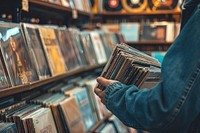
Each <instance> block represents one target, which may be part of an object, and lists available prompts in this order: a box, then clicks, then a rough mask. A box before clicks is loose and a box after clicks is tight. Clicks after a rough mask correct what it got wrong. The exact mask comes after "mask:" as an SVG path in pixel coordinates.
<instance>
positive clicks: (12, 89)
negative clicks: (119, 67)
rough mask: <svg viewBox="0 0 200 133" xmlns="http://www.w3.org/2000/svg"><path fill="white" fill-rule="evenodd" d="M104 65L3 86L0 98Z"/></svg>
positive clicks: (102, 65)
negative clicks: (13, 85) (11, 85)
mask: <svg viewBox="0 0 200 133" xmlns="http://www.w3.org/2000/svg"><path fill="white" fill-rule="evenodd" d="M104 66H105V63H104V64H100V65H94V66H85V67H81V68H78V69H76V70H72V71H68V72H66V73H64V74H60V75H57V76H54V77H50V78H48V79H44V80H38V81H35V82H32V83H29V84H27V85H20V86H16V87H10V88H5V89H2V90H0V98H3V97H6V96H9V95H14V94H17V93H20V92H24V91H28V90H32V89H34V88H36V87H39V86H42V85H45V84H48V83H51V82H53V81H58V80H60V79H63V78H66V77H69V76H73V75H76V74H79V73H83V72H87V71H91V70H94V69H97V68H100V67H104Z"/></svg>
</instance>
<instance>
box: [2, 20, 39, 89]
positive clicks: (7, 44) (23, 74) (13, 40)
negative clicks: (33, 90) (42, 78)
mask: <svg viewBox="0 0 200 133" xmlns="http://www.w3.org/2000/svg"><path fill="white" fill-rule="evenodd" d="M0 43H1V52H2V55H3V59H4V62H5V64H6V68H7V71H8V74H9V76H10V78H11V83H12V85H13V86H16V85H24V84H28V83H30V82H34V81H36V80H38V75H37V73H36V70H35V67H34V63H33V62H32V60H31V58H30V54H29V51H28V48H27V46H26V44H25V40H24V36H23V34H22V30H21V27H20V25H19V24H14V23H0Z"/></svg>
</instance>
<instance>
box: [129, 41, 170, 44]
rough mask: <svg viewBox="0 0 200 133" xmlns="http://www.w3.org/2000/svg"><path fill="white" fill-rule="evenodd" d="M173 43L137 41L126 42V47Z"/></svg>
mask: <svg viewBox="0 0 200 133" xmlns="http://www.w3.org/2000/svg"><path fill="white" fill-rule="evenodd" d="M172 43H173V42H166V41H138V42H126V44H128V45H171V44H172Z"/></svg>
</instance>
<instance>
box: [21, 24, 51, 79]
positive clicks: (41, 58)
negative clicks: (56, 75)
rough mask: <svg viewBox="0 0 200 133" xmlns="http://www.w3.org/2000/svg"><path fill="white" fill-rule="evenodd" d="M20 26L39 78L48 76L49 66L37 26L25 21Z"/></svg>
mask: <svg viewBox="0 0 200 133" xmlns="http://www.w3.org/2000/svg"><path fill="white" fill-rule="evenodd" d="M21 26H22V28H23V32H24V36H25V39H26V42H27V43H26V44H27V45H28V47H29V49H30V54H31V57H32V60H33V61H34V64H35V68H36V70H37V73H38V76H39V79H46V78H48V77H50V75H51V73H50V68H49V66H48V62H47V59H46V56H45V53H44V49H43V46H42V42H41V39H40V36H39V31H38V26H37V25H33V24H27V23H22V24H21Z"/></svg>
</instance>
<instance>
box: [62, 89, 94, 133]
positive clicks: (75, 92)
mask: <svg viewBox="0 0 200 133" xmlns="http://www.w3.org/2000/svg"><path fill="white" fill-rule="evenodd" d="M65 95H67V96H74V97H75V98H76V101H77V103H78V106H79V109H80V111H81V115H82V118H83V121H84V125H85V128H86V131H89V129H90V128H91V127H92V126H93V125H94V124H95V123H96V121H97V120H96V118H95V116H94V113H93V112H92V108H91V106H90V102H89V97H88V94H87V91H86V88H85V87H76V88H73V89H72V90H69V91H66V92H65Z"/></svg>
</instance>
